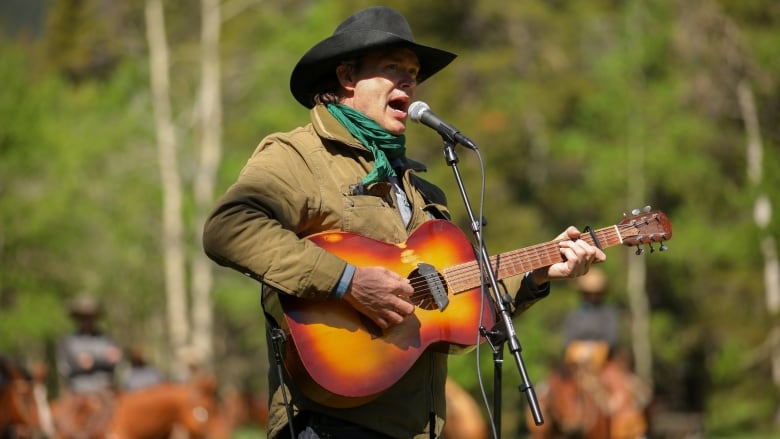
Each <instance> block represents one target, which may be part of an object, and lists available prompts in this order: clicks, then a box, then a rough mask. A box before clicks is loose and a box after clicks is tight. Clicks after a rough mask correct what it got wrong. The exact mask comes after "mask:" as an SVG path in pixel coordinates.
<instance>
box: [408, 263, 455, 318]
mask: <svg viewBox="0 0 780 439" xmlns="http://www.w3.org/2000/svg"><path fill="white" fill-rule="evenodd" d="M417 272H418V273H419V274H420V276H422V278H423V280H424V281H425V289H426V291H425V294H426V295H427V296H428V297H423V298H422V300H420V301H419V303H420V304H419V306H420V307H421V308H425V309H433V307H431V306H430V305H431V302H430V301H429V300H426V299H430V300H432V302H433V304H435V305H436V308H438V309H439V311H444V310H445V309H446V308H447V305H449V304H450V298H449V297H448V296H447V287H446V286H445V285H444V280H443V279H442V277H441V276H440V275H439V272H438V271H436V267H434V266H433V265H430V264H418V265H417ZM414 296H417V292H415V294H414ZM425 305H427V306H425Z"/></svg>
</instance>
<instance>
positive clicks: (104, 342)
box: [54, 294, 122, 438]
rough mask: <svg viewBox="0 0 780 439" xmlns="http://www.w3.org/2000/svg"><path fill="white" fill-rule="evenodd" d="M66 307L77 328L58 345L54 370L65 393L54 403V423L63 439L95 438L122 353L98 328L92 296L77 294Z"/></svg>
mask: <svg viewBox="0 0 780 439" xmlns="http://www.w3.org/2000/svg"><path fill="white" fill-rule="evenodd" d="M69 308H70V309H69V314H70V317H71V318H72V319H73V321H74V322H75V323H76V326H77V328H76V331H75V332H74V333H72V334H69V335H66V336H64V337H62V338H61V339H60V340H59V343H58V346H57V370H58V372H59V373H60V375H61V376H62V378H63V379H64V380H65V387H66V391H65V392H64V394H63V395H62V396H61V398H60V400H59V402H58V403H57V404H56V408H55V410H54V418H55V423H56V424H57V429H58V432H59V434H60V435H61V436H62V437H64V438H84V437H96V436H100V434H102V432H103V430H104V428H105V427H106V425H107V422H108V419H109V418H110V415H111V410H112V405H113V401H114V392H115V390H116V386H115V384H116V383H115V375H114V372H115V370H116V367H117V365H118V364H119V362H120V361H121V360H122V350H121V348H120V347H119V345H118V344H117V343H116V342H114V340H113V339H112V338H111V337H109V336H108V335H106V334H104V333H103V331H101V330H100V328H99V327H98V320H99V318H100V316H101V309H100V304H99V303H98V301H97V300H96V299H95V298H94V297H93V296H91V295H88V294H82V295H79V296H77V297H76V298H74V299H73V300H72V301H71V302H70V306H69Z"/></svg>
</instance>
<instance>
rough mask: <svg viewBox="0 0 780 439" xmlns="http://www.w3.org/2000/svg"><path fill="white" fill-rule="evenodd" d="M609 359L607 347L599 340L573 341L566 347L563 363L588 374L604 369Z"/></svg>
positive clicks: (605, 343)
mask: <svg viewBox="0 0 780 439" xmlns="http://www.w3.org/2000/svg"><path fill="white" fill-rule="evenodd" d="M608 358H609V345H608V344H607V342H605V341H601V340H574V341H572V342H571V343H569V345H568V346H566V351H565V352H564V362H565V364H566V365H567V366H570V367H574V368H576V369H579V370H586V371H589V372H598V371H600V370H602V369H603V368H604V365H606V364H607V359H608Z"/></svg>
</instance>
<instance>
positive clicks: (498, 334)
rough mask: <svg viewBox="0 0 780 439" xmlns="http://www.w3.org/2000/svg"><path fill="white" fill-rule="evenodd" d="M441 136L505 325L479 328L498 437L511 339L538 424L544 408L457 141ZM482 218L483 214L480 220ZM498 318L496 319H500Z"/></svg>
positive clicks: (529, 402) (496, 307)
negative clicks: (488, 351)
mask: <svg viewBox="0 0 780 439" xmlns="http://www.w3.org/2000/svg"><path fill="white" fill-rule="evenodd" d="M442 139H443V141H444V158H445V160H446V162H447V165H448V166H450V167H451V168H452V171H453V174H454V175H455V181H456V182H457V184H458V190H460V195H461V197H462V198H463V203H464V204H465V206H466V212H467V213H468V215H469V221H470V224H471V231H472V233H473V234H474V236H475V238H476V239H477V242H479V243H480V244H481V245H480V248H479V249H477V258H479V259H480V260H481V261H482V263H481V264H480V267H481V268H483V269H484V270H485V273H483V274H482V276H483V281H482V282H481V283H480V284H481V288H482V289H483V293H484V296H485V297H488V298H490V295H489V294H486V293H485V289H486V288H487V285H486V284H485V282H484V275H485V274H487V277H488V280H489V281H490V286H491V287H492V288H493V291H494V294H495V297H494V298H493V305H494V306H495V313H496V314H497V316H498V318H499V319H500V320H501V322H502V323H503V325H501V324H500V323H496V325H495V326H494V327H493V328H492V329H490V330H488V329H487V328H485V327H483V326H481V327H480V328H479V331H480V334H481V335H482V336H484V337H485V338H486V339H487V340H488V342H489V343H490V346H491V348H492V349H493V363H494V366H493V387H494V388H493V406H494V407H493V425H494V427H495V429H494V431H495V434H496V435H497V436H496V439H500V437H501V382H502V376H501V374H502V364H503V362H504V358H503V351H504V344H505V343H507V342H508V343H509V352H510V353H511V354H512V355H513V357H514V359H515V363H517V367H518V370H519V372H520V378H521V380H522V383H521V385H520V388H519V390H520V391H522V392H524V393H525V395H526V399H527V400H528V405H529V408H530V410H531V414H532V415H533V418H534V422H535V423H536V425H542V424H543V423H544V418H543V417H542V412H541V409H540V408H539V401H538V400H537V398H536V392H535V391H534V389H533V386H532V385H531V380H530V379H529V378H528V373H527V371H526V368H525V363H524V362H523V357H522V355H521V353H520V351H522V348H521V346H520V341H519V340H518V338H517V332H516V331H515V328H514V325H513V323H512V316H511V315H510V313H509V306H508V304H509V303H510V302H511V298H510V297H509V295H508V294H501V289H499V286H498V281H497V279H496V274H495V270H494V267H493V265H492V264H491V263H490V255H489V254H488V252H487V248H486V247H485V243H484V241H483V240H482V236H481V235H482V232H481V225H482V223H481V222H479V223H478V222H477V220H476V219H475V218H474V212H473V211H472V208H471V203H470V202H469V197H468V194H467V193H466V189H465V185H464V184H463V179H462V178H461V174H460V170H459V169H458V165H457V163H458V156H457V154H456V152H455V142H454V141H453V140H452V139H450V138H448V137H447V136H444V135H442ZM481 220H482V219H481V218H480V221H481ZM499 319H497V320H499Z"/></svg>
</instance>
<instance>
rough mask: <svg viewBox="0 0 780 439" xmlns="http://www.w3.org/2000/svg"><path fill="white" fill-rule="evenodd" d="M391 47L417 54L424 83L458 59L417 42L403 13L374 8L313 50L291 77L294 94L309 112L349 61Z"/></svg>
mask: <svg viewBox="0 0 780 439" xmlns="http://www.w3.org/2000/svg"><path fill="white" fill-rule="evenodd" d="M388 46H399V47H407V48H409V49H411V50H413V51H414V52H415V53H416V54H417V58H418V61H419V62H420V72H419V74H418V75H417V82H418V83H420V82H423V81H424V80H426V79H427V78H429V77H431V76H432V75H433V74H434V73H436V72H438V71H439V70H441V69H443V68H444V67H445V66H446V65H447V64H449V63H450V62H452V60H453V59H455V57H456V56H457V55H455V54H454V53H450V52H447V51H444V50H440V49H435V48H433V47H428V46H423V45H421V44H417V43H416V42H415V41H414V35H412V29H411V28H410V27H409V23H407V22H406V18H404V16H403V15H401V13H400V12H398V11H396V10H394V9H391V8H388V7H385V6H373V7H370V8H366V9H363V10H361V11H358V12H356V13H355V14H353V15H352V16H350V17H349V18H347V19H346V20H344V21H343V22H342V23H341V24H340V25H339V26H338V27H337V28H336V30H335V31H334V32H333V35H331V36H330V37H328V38H326V39H324V40H322V41H320V42H319V43H317V45H315V46H314V47H312V48H311V49H309V51H308V52H306V54H304V55H303V57H302V58H301V59H300V61H298V64H296V65H295V68H294V69H293V71H292V75H291V76H290V91H291V92H292V94H293V96H294V97H295V99H296V100H298V102H300V103H301V105H303V106H304V107H306V108H311V107H313V106H314V102H313V99H312V98H313V96H314V94H315V93H317V92H321V91H323V90H320V89H318V86H320V85H321V84H322V82H323V81H324V80H327V79H330V78H331V77H333V79H335V74H336V67H337V66H338V65H339V63H340V62H342V61H343V60H344V59H345V58H346V57H348V56H350V55H354V54H357V53H360V52H364V51H366V50H371V49H377V48H381V47H388Z"/></svg>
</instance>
